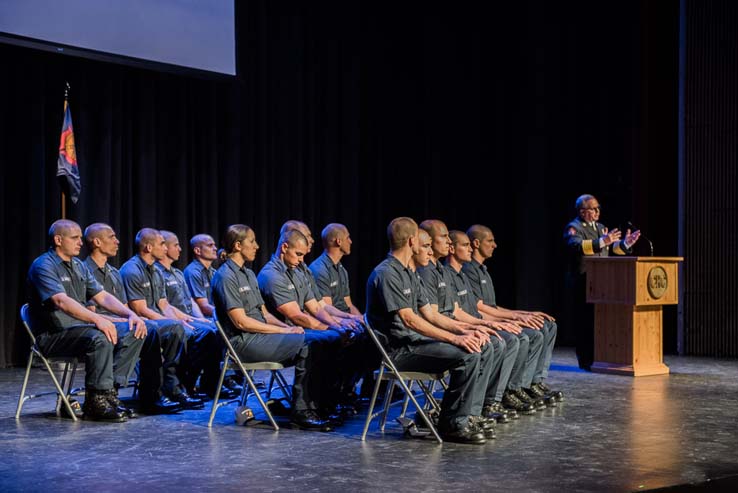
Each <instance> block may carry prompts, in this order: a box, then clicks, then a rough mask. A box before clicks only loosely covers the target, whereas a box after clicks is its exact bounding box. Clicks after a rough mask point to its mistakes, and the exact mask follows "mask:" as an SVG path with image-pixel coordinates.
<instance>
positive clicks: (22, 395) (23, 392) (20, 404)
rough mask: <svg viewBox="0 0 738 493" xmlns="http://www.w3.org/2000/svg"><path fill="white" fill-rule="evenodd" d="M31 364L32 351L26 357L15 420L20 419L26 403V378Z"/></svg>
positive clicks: (29, 373) (29, 372)
mask: <svg viewBox="0 0 738 493" xmlns="http://www.w3.org/2000/svg"><path fill="white" fill-rule="evenodd" d="M32 364H33V351H31V354H30V355H28V364H27V365H26V374H25V376H24V377H23V385H22V386H21V392H20V397H18V407H17V408H16V410H15V419H18V418H19V417H20V413H21V409H23V403H24V402H26V387H27V386H28V377H29V376H30V375H31V365H32Z"/></svg>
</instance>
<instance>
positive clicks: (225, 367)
mask: <svg viewBox="0 0 738 493" xmlns="http://www.w3.org/2000/svg"><path fill="white" fill-rule="evenodd" d="M229 359H230V358H229V357H228V353H226V356H225V359H224V360H223V369H222V370H220V377H219V378H218V385H217V386H216V387H215V395H214V396H213V407H212V408H210V419H208V428H212V427H213V419H214V418H215V411H217V410H218V399H220V389H221V387H223V380H225V374H226V372H227V371H228V363H229Z"/></svg>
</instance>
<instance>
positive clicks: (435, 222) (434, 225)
mask: <svg viewBox="0 0 738 493" xmlns="http://www.w3.org/2000/svg"><path fill="white" fill-rule="evenodd" d="M445 225H446V224H445V223H444V222H443V221H441V220H440V219H426V220H425V221H423V222H422V223H420V226H419V228H420V229H422V230H423V231H425V232H427V233H428V236H430V237H431V239H433V237H434V236H436V234H437V233H438V230H439V229H441V226H445Z"/></svg>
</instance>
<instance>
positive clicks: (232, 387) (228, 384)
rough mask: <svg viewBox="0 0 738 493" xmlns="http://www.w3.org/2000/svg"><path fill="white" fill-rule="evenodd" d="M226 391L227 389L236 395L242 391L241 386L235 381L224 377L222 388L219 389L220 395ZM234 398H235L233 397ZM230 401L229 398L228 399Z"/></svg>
mask: <svg viewBox="0 0 738 493" xmlns="http://www.w3.org/2000/svg"><path fill="white" fill-rule="evenodd" d="M226 389H228V390H229V391H231V392H234V393H235V394H236V395H238V394H240V393H241V392H242V391H243V385H241V384H240V383H239V382H237V381H236V379H235V378H233V377H226V378H225V380H223V388H222V389H221V391H220V392H221V393H222V392H224V391H225V390H226ZM234 397H235V396H234ZM229 399H230V397H229Z"/></svg>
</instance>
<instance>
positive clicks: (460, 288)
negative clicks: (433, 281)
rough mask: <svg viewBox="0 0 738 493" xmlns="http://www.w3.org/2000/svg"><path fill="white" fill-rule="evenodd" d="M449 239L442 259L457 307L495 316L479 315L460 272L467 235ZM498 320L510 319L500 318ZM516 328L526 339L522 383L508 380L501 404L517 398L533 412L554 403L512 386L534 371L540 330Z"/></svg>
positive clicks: (455, 233)
mask: <svg viewBox="0 0 738 493" xmlns="http://www.w3.org/2000/svg"><path fill="white" fill-rule="evenodd" d="M449 238H451V249H450V255H449V256H448V257H447V258H446V260H447V263H446V265H447V267H448V270H449V271H450V272H451V273H452V274H453V275H452V277H451V283H452V284H453V286H454V290H455V291H456V293H457V296H458V298H459V303H460V304H461V306H463V307H465V309H466V310H467V311H469V312H470V313H473V314H474V315H475V316H478V317H484V316H487V317H488V318H492V319H496V318H493V317H490V316H489V315H486V314H485V315H483V314H482V313H481V312H480V311H479V309H478V308H479V307H478V303H477V302H478V301H479V300H478V299H477V297H476V296H475V295H474V290H473V289H472V287H471V284H470V282H469V278H468V277H467V276H466V273H464V272H463V271H462V267H463V265H464V264H465V263H467V262H470V261H471V254H472V249H471V243H470V241H469V237H468V236H467V235H466V233H464V232H463V231H451V232H449ZM496 320H500V319H496ZM500 323H512V322H510V321H503V322H500ZM520 328H521V329H522V331H523V332H522V334H520V335H525V336H527V337H528V338H529V339H528V340H529V345H528V348H529V350H528V357H527V358H526V359H525V360H524V363H525V366H524V371H523V380H522V384H520V383H519V382H513V380H509V381H508V383H507V388H506V390H505V392H504V394H503V404H505V405H507V402H509V401H510V400H512V399H517V400H518V401H520V402H522V403H524V404H528V405H529V406H530V411H529V412H525V411H524V413H525V414H533V413H535V411H536V410H543V409H546V405H547V402H548V404H549V405H551V406H555V405H556V402H555V400H551V399H548V401H547V400H545V399H544V398H543V397H542V396H531V395H529V394H528V393H527V392H526V391H525V390H523V387H522V386H520V387H517V388H514V387H513V385H515V383H518V384H519V385H525V380H524V378H525V375H526V374H527V375H532V372H533V370H535V367H536V364H537V362H538V359H539V357H540V355H541V349H542V348H543V335H542V334H541V333H540V331H537V330H534V329H530V328H527V327H520ZM528 385H530V382H528ZM498 392H499V388H498Z"/></svg>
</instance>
